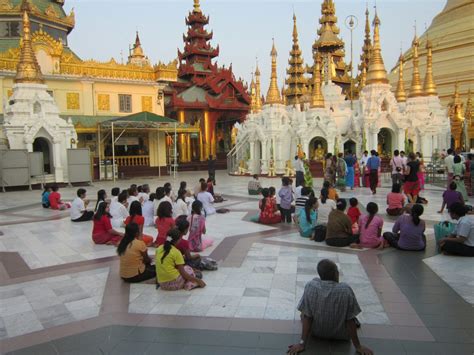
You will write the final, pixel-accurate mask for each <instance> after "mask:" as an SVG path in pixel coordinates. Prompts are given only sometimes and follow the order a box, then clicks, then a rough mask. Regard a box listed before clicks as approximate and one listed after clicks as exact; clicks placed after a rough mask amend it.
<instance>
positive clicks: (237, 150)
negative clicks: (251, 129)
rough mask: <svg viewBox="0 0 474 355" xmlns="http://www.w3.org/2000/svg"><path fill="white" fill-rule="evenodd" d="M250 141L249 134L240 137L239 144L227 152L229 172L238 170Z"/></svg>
mask: <svg viewBox="0 0 474 355" xmlns="http://www.w3.org/2000/svg"><path fill="white" fill-rule="evenodd" d="M248 142H249V138H248V135H246V136H245V137H244V138H242V139H239V141H238V142H237V144H236V145H235V146H234V147H233V148H232V149H231V150H230V152H229V153H227V173H228V174H232V173H235V172H236V171H237V170H238V166H239V163H240V160H242V159H243V158H244V154H245V150H246V148H247V144H248Z"/></svg>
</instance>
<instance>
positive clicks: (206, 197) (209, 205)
mask: <svg viewBox="0 0 474 355" xmlns="http://www.w3.org/2000/svg"><path fill="white" fill-rule="evenodd" d="M207 186H208V185H207V184H206V183H205V182H202V183H201V191H200V192H199V193H198V194H197V196H196V200H198V201H201V203H202V205H203V207H204V212H205V213H206V216H210V215H213V214H215V213H216V209H215V207H214V197H213V196H212V195H211V193H209V192H208V191H207Z"/></svg>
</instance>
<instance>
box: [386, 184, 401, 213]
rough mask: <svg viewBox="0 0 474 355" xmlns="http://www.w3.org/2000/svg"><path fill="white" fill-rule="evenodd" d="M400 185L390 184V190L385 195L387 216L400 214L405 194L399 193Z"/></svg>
mask: <svg viewBox="0 0 474 355" xmlns="http://www.w3.org/2000/svg"><path fill="white" fill-rule="evenodd" d="M401 191H402V185H400V184H399V183H395V184H393V185H392V192H390V193H388V195H387V214H388V215H389V216H400V215H401V214H402V213H403V211H404V207H405V196H403V194H402V193H401Z"/></svg>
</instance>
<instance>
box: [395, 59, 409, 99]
mask: <svg viewBox="0 0 474 355" xmlns="http://www.w3.org/2000/svg"><path fill="white" fill-rule="evenodd" d="M398 62H399V65H398V70H399V71H398V85H397V91H396V92H395V98H396V99H397V101H398V102H406V101H407V94H406V92H405V82H404V81H403V64H404V60H403V54H402V53H400V58H399V59H398Z"/></svg>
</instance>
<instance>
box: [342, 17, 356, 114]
mask: <svg viewBox="0 0 474 355" xmlns="http://www.w3.org/2000/svg"><path fill="white" fill-rule="evenodd" d="M345 24H346V27H347V28H348V29H349V31H351V110H352V109H353V100H354V80H353V77H354V62H353V61H354V58H353V57H354V51H353V32H354V30H355V29H356V28H357V25H358V24H359V19H358V18H357V17H356V16H354V15H349V16H347V17H346V21H345Z"/></svg>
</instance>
